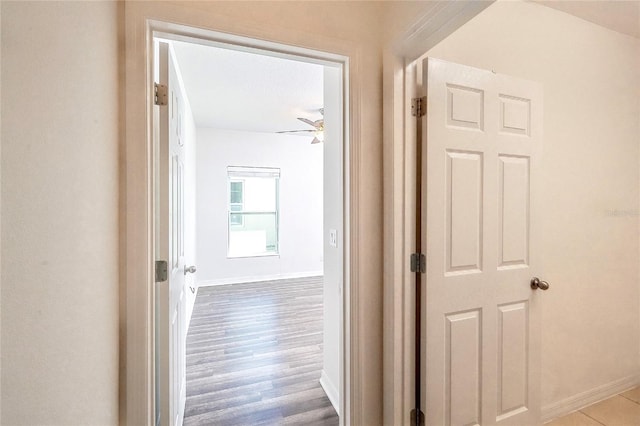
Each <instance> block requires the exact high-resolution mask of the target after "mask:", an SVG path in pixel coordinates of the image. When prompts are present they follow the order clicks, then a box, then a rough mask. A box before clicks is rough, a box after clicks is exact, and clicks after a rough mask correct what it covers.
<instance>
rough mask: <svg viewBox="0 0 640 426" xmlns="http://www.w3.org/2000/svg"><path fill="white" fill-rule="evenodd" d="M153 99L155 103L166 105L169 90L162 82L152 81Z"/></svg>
mask: <svg viewBox="0 0 640 426" xmlns="http://www.w3.org/2000/svg"><path fill="white" fill-rule="evenodd" d="M153 91H154V95H153V101H154V103H155V104H156V105H166V104H167V98H168V94H169V90H168V89H167V86H165V85H164V84H158V83H153Z"/></svg>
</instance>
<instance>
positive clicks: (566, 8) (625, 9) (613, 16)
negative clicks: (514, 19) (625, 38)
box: [533, 0, 640, 38]
mask: <svg viewBox="0 0 640 426" xmlns="http://www.w3.org/2000/svg"><path fill="white" fill-rule="evenodd" d="M533 1H534V2H535V3H540V4H543V5H545V6H548V7H551V8H553V9H556V10H560V11H562V12H566V13H569V14H571V15H573V16H577V17H578V18H582V19H584V20H585V21H589V22H593V23H594V24H598V25H600V26H603V27H605V28H609V29H610V30H614V31H617V32H619V33H623V34H627V35H630V36H632V37H635V38H640V1H639V0H626V1H616V0H591V1H567V0H553V1H549V0H533Z"/></svg>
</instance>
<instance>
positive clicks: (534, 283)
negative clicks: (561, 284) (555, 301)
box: [531, 277, 549, 290]
mask: <svg viewBox="0 0 640 426" xmlns="http://www.w3.org/2000/svg"><path fill="white" fill-rule="evenodd" d="M531 288H532V289H534V290H537V289H540V290H549V283H548V282H546V281H541V280H540V279H539V278H538V277H533V278H532V279H531Z"/></svg>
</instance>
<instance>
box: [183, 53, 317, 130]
mask: <svg viewBox="0 0 640 426" xmlns="http://www.w3.org/2000/svg"><path fill="white" fill-rule="evenodd" d="M173 47H174V50H175V53H176V59H177V61H178V65H179V68H180V72H181V74H182V79H183V82H184V86H185V90H186V92H187V97H188V98H189V103H190V105H191V109H192V112H193V117H194V119H195V122H196V126H197V127H213V128H219V129H231V130H245V131H254V132H276V131H281V130H292V129H313V128H312V127H311V126H309V125H306V124H304V123H302V122H300V121H298V120H297V119H296V118H297V117H304V118H309V119H311V120H317V119H319V118H321V117H322V115H321V114H320V112H319V111H318V109H319V108H322V107H323V104H322V100H323V66H322V65H316V64H310V63H306V62H299V61H293V60H289V59H282V58H276V57H273V56H265V55H258V54H251V53H246V52H240V51H236V50H229V49H221V48H216V47H211V46H203V45H198V44H191V43H182V42H173ZM307 137H308V135H307Z"/></svg>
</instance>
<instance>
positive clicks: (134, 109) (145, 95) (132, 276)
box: [120, 2, 366, 426]
mask: <svg viewBox="0 0 640 426" xmlns="http://www.w3.org/2000/svg"><path fill="white" fill-rule="evenodd" d="M134 3H135V2H134ZM143 3H144V2H143ZM140 7H141V8H142V9H136V8H138V5H137V4H134V5H133V6H132V9H135V11H134V13H131V14H129V13H127V14H125V28H124V31H125V41H126V58H125V74H126V84H125V95H124V104H125V105H124V106H125V108H126V116H125V117H126V118H125V126H126V128H125V131H126V137H125V146H124V147H123V153H124V157H125V164H124V170H122V173H123V177H124V179H123V183H122V185H123V186H124V188H123V189H124V190H125V194H126V195H124V196H123V198H122V203H123V204H124V208H123V216H124V217H122V221H123V225H122V229H123V231H122V237H123V243H122V244H123V251H122V253H123V254H122V255H121V262H122V264H123V269H124V270H123V275H124V277H123V279H124V281H125V289H126V294H125V295H123V296H121V303H122V304H121V316H122V319H123V321H124V323H125V324H126V332H125V333H124V335H123V336H122V338H121V355H120V356H121V363H122V364H124V368H122V367H121V369H120V371H121V377H120V383H121V385H120V407H121V408H120V423H121V424H128V425H148V426H151V425H153V423H154V416H155V372H154V362H155V361H154V360H155V354H154V346H155V344H154V320H155V319H154V300H155V291H154V289H155V283H154V275H155V273H154V270H153V264H154V261H155V255H154V238H155V230H154V207H153V206H154V197H155V195H154V166H153V158H154V155H155V151H156V149H157V148H156V147H155V146H154V143H153V140H154V137H153V132H154V130H153V108H154V100H153V90H152V87H153V65H154V64H153V59H154V58H153V38H154V36H162V37H163V38H173V39H185V38H186V39H189V40H198V41H200V42H203V43H209V44H220V43H224V44H231V45H235V46H243V48H244V49H247V50H251V49H260V50H261V51H264V50H268V51H271V52H273V53H274V54H277V55H279V56H286V55H295V56H304V57H306V58H308V59H309V61H316V62H318V63H340V64H341V65H342V67H343V68H342V69H343V104H344V107H343V111H344V115H343V123H344V126H343V150H344V152H343V165H344V170H343V175H344V181H343V185H344V192H343V198H344V199H343V211H344V213H343V214H344V217H343V229H344V243H343V245H344V251H343V265H344V266H343V306H342V312H343V313H344V318H343V321H342V329H341V336H340V340H341V346H342V353H343V358H342V360H341V365H342V368H341V370H342V371H341V383H340V387H341V389H342V399H341V407H340V411H341V413H342V415H341V417H340V421H341V424H344V425H350V424H359V422H358V414H359V413H358V411H357V409H358V408H360V406H361V404H360V401H361V398H362V396H361V393H362V389H361V380H360V378H361V374H362V372H361V369H360V364H361V362H360V357H361V356H363V354H361V352H360V350H359V344H361V343H359V342H360V340H359V336H360V334H361V333H360V325H359V323H358V320H357V319H358V315H357V314H358V306H359V297H358V291H357V285H354V286H353V287H352V286H351V283H357V282H358V274H359V269H358V267H357V266H358V265H359V264H360V263H361V262H359V257H358V245H357V244H353V245H352V244H351V242H352V241H357V231H358V226H357V225H358V217H359V216H358V215H359V208H358V207H359V199H358V197H357V188H358V187H359V185H360V178H359V174H358V171H359V170H360V155H359V147H360V143H361V137H360V123H359V116H360V114H359V108H360V92H359V87H358V84H357V82H358V78H354V76H356V75H357V74H356V73H355V71H354V69H358V64H359V62H360V61H361V59H359V56H358V55H357V53H358V50H357V49H356V47H355V46H353V45H349V43H344V42H340V43H338V42H336V41H335V40H322V39H321V38H320V39H319V40H318V43H317V44H318V46H310V47H297V46H292V45H288V44H286V42H282V43H275V42H271V41H263V40H262V39H261V38H260V36H261V34H253V33H252V32H251V31H246V32H244V34H243V35H239V34H237V33H238V31H236V34H237V35H236V34H233V35H231V34H230V33H229V32H226V33H222V32H216V30H215V29H214V28H211V25H210V24H209V23H204V22H203V21H202V19H199V20H198V18H196V17H194V16H193V11H191V13H190V14H188V13H187V12H184V11H183V12H182V13H183V15H184V16H182V18H183V19H182V22H185V21H188V24H189V26H187V25H182V24H175V23H171V22H169V21H170V20H171V21H175V20H176V19H177V17H176V13H171V14H168V15H170V16H154V17H153V18H154V19H152V17H150V16H148V15H147V14H146V13H145V9H144V7H145V6H144V5H142V6H140ZM172 12H175V11H172ZM179 13H180V12H178V14H179ZM186 15H189V16H186ZM189 18H190V19H189ZM205 28H206V29H205ZM250 37H255V38H250ZM264 38H266V37H264ZM291 39H292V40H295V39H297V37H293V36H292V37H291ZM321 48H322V50H320V49H321ZM326 50H328V51H331V52H335V53H327V52H326ZM364 355H366V354H364ZM351 407H357V408H356V409H355V410H352V408H351Z"/></svg>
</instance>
